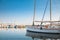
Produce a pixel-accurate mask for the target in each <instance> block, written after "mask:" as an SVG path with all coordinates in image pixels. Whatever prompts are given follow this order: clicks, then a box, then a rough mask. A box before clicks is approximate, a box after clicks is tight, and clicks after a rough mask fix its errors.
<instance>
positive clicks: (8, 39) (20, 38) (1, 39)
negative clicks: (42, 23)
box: [0, 28, 32, 40]
mask: <svg viewBox="0 0 60 40" xmlns="http://www.w3.org/2000/svg"><path fill="white" fill-rule="evenodd" d="M25 35H26V29H14V28H12V29H0V40H27V39H28V40H32V39H31V38H30V37H27V36H25Z"/></svg>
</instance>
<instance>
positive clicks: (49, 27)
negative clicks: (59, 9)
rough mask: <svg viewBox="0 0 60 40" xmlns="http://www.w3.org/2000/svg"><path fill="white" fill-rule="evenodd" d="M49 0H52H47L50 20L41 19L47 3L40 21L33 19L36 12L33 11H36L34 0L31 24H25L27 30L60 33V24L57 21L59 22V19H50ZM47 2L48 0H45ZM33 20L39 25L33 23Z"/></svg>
mask: <svg viewBox="0 0 60 40" xmlns="http://www.w3.org/2000/svg"><path fill="white" fill-rule="evenodd" d="M51 1H52V0H50V1H49V3H50V20H49V21H43V19H44V15H45V11H46V8H47V5H46V7H45V10H44V14H43V17H42V20H41V21H35V20H34V19H35V14H36V12H35V11H36V0H34V16H33V24H32V25H27V26H26V30H27V32H33V33H44V34H60V24H58V22H60V20H59V21H52V17H51V15H52V12H51ZM47 4H48V2H47ZM35 22H39V23H40V25H35ZM56 22H57V23H56ZM43 23H49V24H43Z"/></svg>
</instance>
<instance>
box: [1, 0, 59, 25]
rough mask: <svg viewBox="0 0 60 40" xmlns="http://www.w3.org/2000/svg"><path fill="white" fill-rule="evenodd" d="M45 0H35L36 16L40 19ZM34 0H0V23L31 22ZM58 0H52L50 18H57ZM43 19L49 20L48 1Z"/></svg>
mask: <svg viewBox="0 0 60 40" xmlns="http://www.w3.org/2000/svg"><path fill="white" fill-rule="evenodd" d="M47 1H50V0H36V2H37V3H36V18H35V20H41V19H42V15H43V12H44V8H45V6H46V3H47ZM33 13H34V0H0V23H15V24H24V25H25V24H32V17H33ZM59 16H60V0H52V19H53V20H59ZM44 20H49V2H48V7H47V10H46V14H45V18H44Z"/></svg>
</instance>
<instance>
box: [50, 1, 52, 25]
mask: <svg viewBox="0 0 60 40" xmlns="http://www.w3.org/2000/svg"><path fill="white" fill-rule="evenodd" d="M51 16H52V13H51V0H50V26H51V25H52V23H51V21H52V18H51Z"/></svg>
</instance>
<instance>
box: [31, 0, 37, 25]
mask: <svg viewBox="0 0 60 40" xmlns="http://www.w3.org/2000/svg"><path fill="white" fill-rule="evenodd" d="M35 14H36V0H34V15H33V24H32V25H33V26H34V25H35V24H34V20H35Z"/></svg>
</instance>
